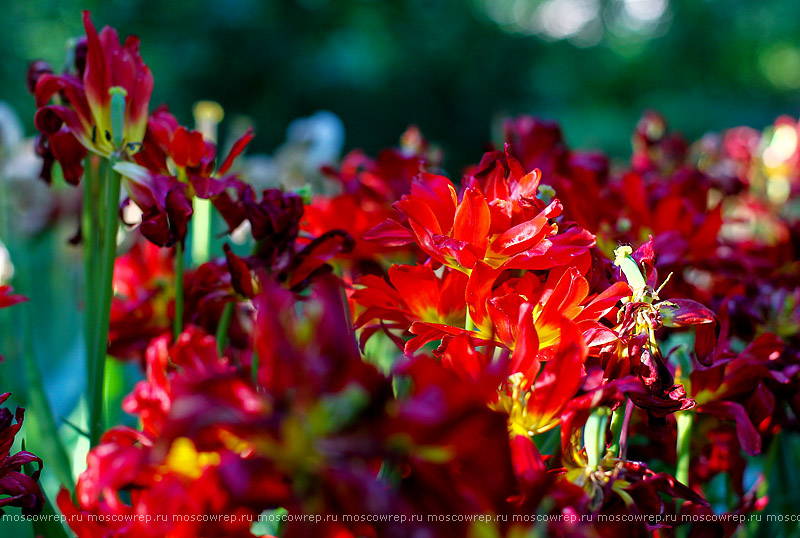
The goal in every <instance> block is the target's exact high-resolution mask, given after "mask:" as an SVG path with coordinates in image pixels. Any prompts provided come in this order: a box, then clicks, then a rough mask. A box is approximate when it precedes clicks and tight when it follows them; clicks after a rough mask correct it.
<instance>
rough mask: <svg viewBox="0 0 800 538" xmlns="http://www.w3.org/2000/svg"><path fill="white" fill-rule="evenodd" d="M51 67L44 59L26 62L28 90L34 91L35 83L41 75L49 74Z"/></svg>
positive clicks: (51, 71)
mask: <svg viewBox="0 0 800 538" xmlns="http://www.w3.org/2000/svg"><path fill="white" fill-rule="evenodd" d="M52 73H53V68H52V67H50V64H49V63H47V62H46V61H44V60H34V61H32V62H31V63H30V64H28V75H27V79H26V82H27V85H28V91H29V92H31V93H33V92H34V91H36V83H37V82H38V81H39V77H41V76H42V75H51V74H52Z"/></svg>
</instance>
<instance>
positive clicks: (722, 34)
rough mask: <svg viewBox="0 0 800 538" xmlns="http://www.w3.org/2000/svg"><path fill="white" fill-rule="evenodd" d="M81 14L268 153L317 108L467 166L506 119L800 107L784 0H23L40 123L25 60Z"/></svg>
mask: <svg viewBox="0 0 800 538" xmlns="http://www.w3.org/2000/svg"><path fill="white" fill-rule="evenodd" d="M80 9H90V10H91V11H92V13H93V18H94V20H95V24H96V25H97V26H98V27H101V26H103V25H105V24H109V25H112V26H114V27H116V28H118V29H119V30H120V34H121V35H122V36H126V35H128V34H130V33H133V34H136V35H139V36H140V37H141V38H142V55H143V57H144V59H145V61H146V62H148V64H149V65H150V67H151V68H152V70H153V73H154V76H155V81H156V84H155V93H154V96H153V101H152V103H153V104H158V103H161V102H169V103H170V104H171V106H172V109H173V111H174V112H175V113H176V114H177V116H178V118H179V119H180V120H182V121H183V122H185V123H190V121H191V115H190V110H191V108H190V107H191V104H192V103H194V102H195V101H197V100H199V99H213V100H216V101H218V102H219V103H220V104H222V106H223V107H224V108H225V110H226V112H227V113H228V115H227V118H232V117H233V115H235V114H241V115H246V116H249V118H250V119H251V121H252V122H253V123H254V124H255V125H256V129H257V134H258V137H257V138H256V140H255V142H254V149H255V150H257V151H263V152H269V151H271V150H272V149H273V148H275V146H277V145H278V144H279V143H280V142H281V141H282V140H283V138H284V132H285V129H286V127H287V125H288V124H289V123H290V122H291V120H292V119H294V118H297V117H300V116H307V115H309V114H310V113H312V112H314V111H315V110H320V109H327V110H330V111H332V112H334V113H335V114H337V115H338V116H339V117H340V118H341V119H342V121H343V122H344V125H345V128H346V135H347V136H346V142H345V149H350V148H353V147H362V148H364V149H366V150H367V151H369V152H375V151H376V150H377V149H379V148H380V147H383V146H385V145H388V144H393V143H395V142H396V140H397V138H398V136H399V135H400V133H401V132H402V131H403V130H404V129H405V127H406V126H407V125H408V124H410V123H416V124H418V125H419V126H420V127H421V129H422V131H423V133H425V134H426V135H427V136H428V137H429V138H430V139H431V140H432V141H434V142H436V143H438V144H440V145H441V146H442V147H443V149H444V150H445V152H446V156H447V161H446V162H445V165H446V167H447V168H448V169H449V170H451V171H458V170H460V168H461V167H462V166H463V165H464V164H466V163H468V162H472V161H477V160H478V159H479V157H480V154H481V151H482V150H483V149H484V145H485V143H486V142H487V141H488V140H489V139H490V137H491V132H490V128H491V125H492V120H493V119H495V120H496V119H497V118H498V117H500V116H501V115H505V114H518V113H532V114H537V115H542V116H545V117H549V118H552V119H557V120H558V121H560V122H561V123H562V125H563V127H564V130H565V134H566V137H567V140H568V142H569V143H570V145H572V146H576V147H581V148H587V149H588V148H602V149H604V150H605V151H607V152H609V153H611V154H612V155H617V156H624V155H626V154H627V153H628V147H629V145H628V137H629V133H630V132H631V130H632V127H633V125H634V123H635V121H636V120H637V118H638V117H639V115H640V114H641V112H642V111H643V110H644V109H646V108H655V109H657V110H659V111H661V112H662V113H664V114H665V115H666V117H667V118H668V120H669V121H670V123H671V125H672V126H673V127H675V128H677V129H679V130H681V131H683V132H685V133H686V135H687V136H689V137H690V138H696V137H698V136H699V135H702V134H703V133H704V132H705V131H706V130H719V129H723V128H726V127H732V126H735V125H741V124H747V125H751V126H753V127H756V128H761V127H763V126H765V125H767V124H768V123H769V122H771V121H772V120H773V119H774V117H775V116H777V115H779V114H781V113H789V114H792V113H793V114H797V112H798V105H800V95H798V88H800V49H798V45H800V38H799V37H798V36H800V32H798V29H799V28H798V25H800V22H798V19H797V17H796V16H795V14H796V4H795V3H794V2H792V1H791V0H765V1H761V2H746V1H744V0H724V1H723V0H393V1H392V2H380V1H376V0H337V1H333V0H281V1H276V0H272V1H259V0H200V1H196V2H157V1H152V0H143V1H136V0H128V1H125V2H120V1H109V2H80V1H75V0H59V1H56V0H45V1H36V2H30V1H18V0H13V1H11V2H10V3H9V2H6V4H5V9H4V16H3V17H2V19H1V20H0V50H2V51H3V52H4V54H3V56H4V60H3V62H2V64H1V65H0V88H2V91H1V95H0V98H2V99H4V100H6V101H8V102H10V103H11V104H12V105H13V106H14V107H15V108H17V109H18V110H19V111H20V113H21V115H22V117H23V118H24V120H25V122H26V123H27V128H28V129H29V130H32V129H33V126H32V119H31V118H32V115H33V110H34V108H33V102H32V101H33V100H32V98H31V97H29V96H28V95H26V91H25V88H24V72H25V67H26V64H27V62H28V61H29V60H30V59H32V58H44V59H47V60H49V61H50V62H51V63H52V64H53V65H54V66H55V67H57V68H58V67H60V66H61V65H63V58H64V50H65V49H64V45H63V44H64V42H65V41H66V40H67V39H68V38H70V37H73V36H78V35H80V34H81V33H82V31H83V29H82V26H81V20H80V12H79V11H80Z"/></svg>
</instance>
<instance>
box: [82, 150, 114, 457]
mask: <svg viewBox="0 0 800 538" xmlns="http://www.w3.org/2000/svg"><path fill="white" fill-rule="evenodd" d="M114 163H115V158H114V157H113V156H112V157H111V160H110V162H109V166H108V169H107V170H108V175H107V182H106V187H107V191H106V210H105V219H106V222H105V229H104V230H103V231H104V234H103V235H104V237H103V245H102V252H103V254H102V258H101V263H102V274H101V277H102V281H101V282H100V284H101V287H100V296H101V298H102V300H101V303H100V310H99V312H98V314H97V316H98V323H97V332H96V333H95V338H96V340H95V342H96V347H95V348H94V357H93V361H94V363H93V364H92V372H93V374H92V379H93V387H92V392H91V394H90V395H89V398H90V401H91V403H90V406H89V420H90V424H89V433H90V435H91V441H92V445H93V446H94V445H96V444H97V443H98V441H99V440H100V436H101V435H102V432H103V427H104V424H103V402H104V401H105V398H104V396H103V393H104V391H105V369H106V351H107V349H108V328H109V323H110V316H111V299H112V297H113V295H114V261H115V259H116V255H117V231H118V230H119V216H118V215H117V208H118V207H119V194H120V188H121V180H120V177H119V174H118V173H117V172H115V171H114Z"/></svg>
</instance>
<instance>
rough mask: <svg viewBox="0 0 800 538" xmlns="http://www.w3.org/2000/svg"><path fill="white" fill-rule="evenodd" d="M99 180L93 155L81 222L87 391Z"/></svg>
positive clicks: (89, 384)
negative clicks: (93, 162) (97, 187)
mask: <svg viewBox="0 0 800 538" xmlns="http://www.w3.org/2000/svg"><path fill="white" fill-rule="evenodd" d="M96 186H97V177H96V174H95V170H94V166H93V165H92V156H91V155H89V156H88V157H86V160H85V161H84V165H83V216H82V220H81V235H82V239H83V268H84V288H85V289H84V292H85V295H84V301H85V302H86V306H85V316H86V319H85V322H84V323H85V332H84V340H85V345H86V372H87V385H86V390H87V391H91V390H93V387H92V383H93V381H92V376H93V375H94V372H93V370H92V367H91V364H92V357H94V343H95V342H94V340H95V339H94V331H95V325H96V322H97V300H96V298H95V296H94V295H95V294H94V291H95V286H96V283H97V263H96V261H97V258H98V255H99V252H98V251H99V243H100V241H99V236H98V235H97V233H98V231H99V230H98V229H97V220H98V218H97V203H96V201H95V200H96V193H95V188H96Z"/></svg>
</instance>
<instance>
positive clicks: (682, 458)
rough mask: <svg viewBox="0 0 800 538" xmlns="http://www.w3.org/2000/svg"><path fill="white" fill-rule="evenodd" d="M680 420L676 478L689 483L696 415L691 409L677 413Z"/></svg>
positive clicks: (686, 483) (677, 418)
mask: <svg viewBox="0 0 800 538" xmlns="http://www.w3.org/2000/svg"><path fill="white" fill-rule="evenodd" d="M675 418H676V420H677V421H678V447H677V448H678V469H677V471H676V472H675V478H677V479H678V482H680V483H681V484H685V485H687V486H688V485H689V463H690V462H691V457H692V454H691V451H690V445H691V440H692V422H693V419H694V415H692V413H691V412H690V411H682V412H680V413H677V414H676V417H675Z"/></svg>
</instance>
